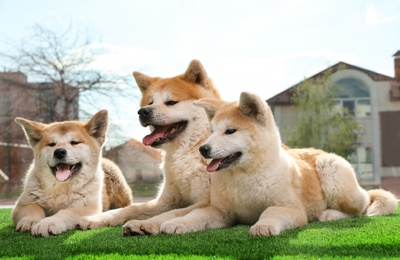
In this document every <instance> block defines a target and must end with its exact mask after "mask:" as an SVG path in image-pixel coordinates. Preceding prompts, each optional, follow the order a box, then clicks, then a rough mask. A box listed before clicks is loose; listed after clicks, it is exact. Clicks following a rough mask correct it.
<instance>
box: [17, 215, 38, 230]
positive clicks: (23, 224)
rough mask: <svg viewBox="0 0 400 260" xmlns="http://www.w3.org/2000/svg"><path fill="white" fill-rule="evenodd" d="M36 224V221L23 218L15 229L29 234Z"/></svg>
mask: <svg viewBox="0 0 400 260" xmlns="http://www.w3.org/2000/svg"><path fill="white" fill-rule="evenodd" d="M36 223H37V220H33V219H29V218H23V219H21V220H20V221H19V222H18V223H17V226H16V227H15V229H16V230H17V231H20V232H30V231H31V230H32V227H33V226H34V225H35V224H36Z"/></svg>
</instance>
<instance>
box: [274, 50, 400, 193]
mask: <svg viewBox="0 0 400 260" xmlns="http://www.w3.org/2000/svg"><path fill="white" fill-rule="evenodd" d="M393 56H394V71H395V77H394V78H393V77H389V76H386V75H382V74H380V73H377V72H373V71H370V70H366V69H363V68H360V67H357V66H354V65H351V64H347V63H344V62H339V63H337V64H335V65H333V66H331V67H329V68H327V69H326V70H324V71H321V72H319V73H317V74H316V75H314V76H312V77H310V78H309V79H311V80H313V79H316V78H318V77H320V76H321V75H323V74H324V72H325V71H327V70H331V71H332V81H333V82H332V83H333V84H337V85H339V86H341V87H342V90H341V91H340V93H338V96H337V98H336V100H335V103H336V105H335V109H337V110H338V111H341V110H343V109H344V108H347V109H348V111H350V113H352V114H354V115H355V116H356V117H357V120H358V121H359V122H360V123H361V125H362V128H363V129H362V131H361V132H360V140H359V142H357V144H356V148H355V151H354V154H353V156H352V164H353V167H354V169H355V170H356V173H357V178H358V180H359V182H360V183H361V185H364V186H377V187H378V186H382V187H383V188H385V189H388V190H391V191H392V192H394V193H396V195H397V196H400V51H398V52H396V53H395V54H394V55H393ZM300 84H301V83H299V84H297V85H294V86H292V87H290V88H289V89H287V90H285V91H283V92H281V93H279V94H277V95H276V96H274V97H272V98H270V99H268V100H267V102H268V104H269V105H270V106H271V108H272V110H273V113H274V115H275V119H276V122H277V124H278V126H279V127H280V129H285V128H290V127H291V126H294V125H295V124H296V120H297V113H298V112H297V111H296V109H295V108H294V107H293V103H292V100H291V97H292V95H293V89H294V88H295V87H296V86H298V85H300ZM282 139H283V140H285V132H284V131H282Z"/></svg>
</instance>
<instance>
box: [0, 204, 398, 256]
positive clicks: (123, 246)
mask: <svg viewBox="0 0 400 260" xmlns="http://www.w3.org/2000/svg"><path fill="white" fill-rule="evenodd" d="M399 217H400V209H399V210H397V211H396V213H395V214H394V215H391V216H387V217H360V218H354V219H347V220H340V221H336V222H326V223H321V222H313V223H309V224H308V225H307V226H305V227H303V228H298V229H294V230H288V231H285V232H283V233H281V234H280V235H278V236H274V237H251V236H249V234H248V232H249V226H236V227H232V228H224V229H218V230H206V231H202V232H196V233H189V234H184V235H164V234H162V235H155V236H140V237H124V236H122V229H121V226H118V227H109V228H103V229H99V230H88V231H81V230H74V231H69V232H66V233H63V234H61V235H58V236H52V237H48V238H35V237H32V235H31V234H30V233H20V232H16V231H15V229H14V227H13V226H12V222H11V209H0V257H2V258H12V259H167V260H168V259H176V258H185V259H195V260H198V259H199V260H200V259H270V258H273V259H345V258H348V259H349V258H352V259H354V258H358V259H377V258H379V259H396V258H397V259H399V258H400V218H399Z"/></svg>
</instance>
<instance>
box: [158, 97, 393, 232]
mask: <svg viewBox="0 0 400 260" xmlns="http://www.w3.org/2000/svg"><path fill="white" fill-rule="evenodd" d="M194 103H195V104H196V105H198V106H201V107H203V108H204V109H205V110H206V111H207V114H208V116H209V117H210V119H211V123H210V126H211V131H212V134H211V135H210V137H209V138H208V139H207V141H206V142H205V143H204V144H203V145H202V146H201V147H200V152H201V154H202V155H203V156H204V158H207V159H212V161H211V163H210V164H209V165H208V166H207V171H209V172H212V177H211V202H210V205H209V206H207V207H204V208H198V209H194V210H193V211H191V212H190V213H188V214H187V215H185V216H184V217H180V218H176V219H172V220H170V221H168V222H165V223H163V224H162V225H161V232H163V233H186V232H193V231H199V230H204V229H209V228H222V227H228V226H232V225H235V224H239V223H240V224H247V225H252V227H251V228H250V235H256V236H271V235H278V234H279V233H280V232H282V231H284V230H286V229H291V228H296V227H301V226H304V225H306V224H307V222H308V221H314V220H320V221H332V220H338V219H343V218H350V217H357V216H360V215H361V214H363V213H366V214H367V215H387V214H391V213H393V212H394V211H395V210H396V208H397V200H396V198H395V197H394V195H393V194H391V193H390V192H387V191H384V190H372V191H369V192H367V191H365V190H364V189H362V188H361V187H360V186H359V184H358V182H357V180H356V177H355V173H354V171H353V169H352V167H351V165H350V163H348V162H347V161H346V160H345V159H343V158H342V157H340V156H338V155H335V154H331V153H327V152H324V151H321V150H315V149H288V148H287V147H285V146H283V145H282V143H281V138H280V134H279V131H278V128H277V126H276V124H275V121H274V118H273V115H272V112H271V110H270V108H269V106H268V105H267V103H266V102H265V101H263V100H262V99H261V98H260V97H258V96H256V95H253V94H249V93H242V94H241V96H240V101H239V103H237V102H224V101H220V100H212V99H202V100H200V101H196V102H194Z"/></svg>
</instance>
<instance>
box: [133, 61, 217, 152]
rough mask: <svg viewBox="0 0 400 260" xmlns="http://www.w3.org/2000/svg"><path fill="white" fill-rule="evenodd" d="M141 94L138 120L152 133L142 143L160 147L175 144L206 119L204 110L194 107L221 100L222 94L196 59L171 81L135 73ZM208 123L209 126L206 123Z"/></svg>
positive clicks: (170, 79)
mask: <svg viewBox="0 0 400 260" xmlns="http://www.w3.org/2000/svg"><path fill="white" fill-rule="evenodd" d="M133 75H134V77H135V80H136V83H137V85H138V86H139V89H140V91H141V92H142V100H141V109H139V111H138V114H139V119H140V123H141V124H142V126H144V127H146V126H150V129H151V131H152V132H151V134H150V135H147V136H145V137H144V138H143V144H145V145H149V146H153V147H160V146H161V145H163V144H165V143H173V141H174V140H176V139H177V137H179V136H182V135H183V133H184V132H185V131H187V130H188V128H195V127H197V128H199V127H201V126H199V125H198V126H195V125H193V122H195V121H201V120H199V118H204V117H205V118H206V116H205V114H204V111H203V110H202V109H200V108H199V107H196V106H194V105H193V100H198V99H200V98H216V99H219V98H220V96H219V93H218V91H217V90H216V88H215V87H214V84H213V82H212V81H211V79H209V78H208V76H207V73H206V71H205V70H204V68H203V66H202V65H201V63H200V62H199V61H197V60H193V61H192V62H191V63H190V65H189V67H188V68H187V70H186V72H185V73H184V74H182V75H179V76H176V77H172V78H152V77H149V76H146V75H144V74H142V73H140V72H133ZM205 121H206V124H208V122H207V120H205Z"/></svg>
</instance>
